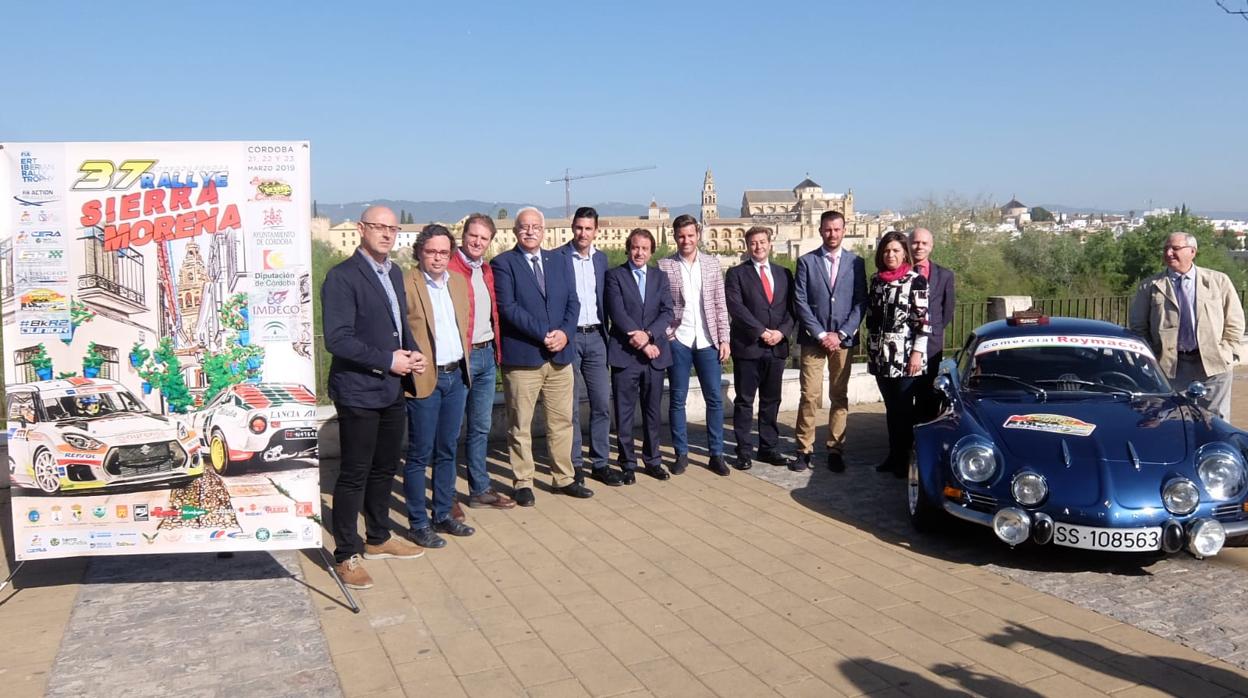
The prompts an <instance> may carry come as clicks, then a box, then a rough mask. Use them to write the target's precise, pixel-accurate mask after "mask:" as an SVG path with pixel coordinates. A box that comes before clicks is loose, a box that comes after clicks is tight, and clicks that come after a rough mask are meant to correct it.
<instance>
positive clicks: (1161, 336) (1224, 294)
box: [1130, 232, 1244, 419]
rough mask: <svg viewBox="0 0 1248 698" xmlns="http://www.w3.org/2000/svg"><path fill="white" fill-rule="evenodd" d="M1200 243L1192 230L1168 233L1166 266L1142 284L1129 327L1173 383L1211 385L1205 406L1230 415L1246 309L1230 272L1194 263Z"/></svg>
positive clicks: (1225, 416)
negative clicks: (1154, 355) (1199, 382)
mask: <svg viewBox="0 0 1248 698" xmlns="http://www.w3.org/2000/svg"><path fill="white" fill-rule="evenodd" d="M1196 246H1197V243H1196V237H1195V236H1194V235H1191V234H1190V233H1182V232H1180V233H1171V234H1170V236H1169V237H1167V238H1166V243H1165V246H1164V247H1162V251H1161V255H1162V261H1164V262H1165V264H1166V270H1165V271H1163V272H1161V273H1160V274H1157V275H1156V276H1151V277H1149V278H1147V279H1145V280H1144V281H1143V282H1141V283H1140V286H1139V288H1138V290H1137V291H1136V293H1135V298H1133V299H1132V301H1131V311H1130V327H1131V331H1132V332H1134V333H1136V334H1138V335H1140V336H1141V337H1143V338H1144V339H1145V340H1146V341H1147V342H1148V344H1149V346H1151V347H1152V349H1153V353H1154V354H1156V355H1157V361H1158V362H1159V363H1160V364H1161V370H1162V372H1163V373H1165V374H1166V376H1167V377H1168V378H1169V379H1170V382H1171V383H1172V384H1173V385H1174V387H1175V388H1177V389H1179V390H1183V389H1184V388H1186V387H1187V385H1188V384H1189V383H1191V382H1192V381H1202V382H1204V384H1205V387H1207V388H1208V389H1209V390H1208V393H1206V394H1205V396H1204V397H1203V398H1201V399H1200V403H1201V405H1203V406H1204V407H1207V408H1209V409H1210V410H1212V411H1213V412H1214V413H1215V414H1217V415H1218V416H1219V417H1221V418H1222V419H1229V418H1230V412H1231V378H1232V375H1233V370H1234V366H1235V362H1236V360H1237V358H1238V357H1237V356H1236V355H1237V354H1238V352H1239V343H1240V341H1241V340H1242V339H1243V338H1244V309H1243V306H1242V305H1241V304H1240V302H1239V293H1238V292H1236V290H1235V286H1234V284H1232V283H1231V280H1230V279H1229V278H1228V277H1227V276H1226V274H1223V273H1222V272H1220V271H1214V270H1212V269H1205V268H1203V267H1197V266H1196V264H1195V260H1196Z"/></svg>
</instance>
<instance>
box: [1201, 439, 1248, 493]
mask: <svg viewBox="0 0 1248 698" xmlns="http://www.w3.org/2000/svg"><path fill="white" fill-rule="evenodd" d="M1196 472H1197V474H1199V475H1200V481H1201V483H1202V484H1204V486H1205V491H1206V492H1208V493H1209V496H1210V497H1213V498H1214V499H1232V498H1234V497H1237V496H1239V494H1240V493H1242V492H1243V491H1244V485H1245V482H1246V481H1248V477H1246V473H1245V472H1244V457H1243V456H1241V455H1240V453H1239V451H1237V450H1235V449H1234V448H1233V447H1232V446H1231V445H1230V444H1225V443H1211V444H1205V445H1204V446H1201V447H1200V450H1199V451H1197V452H1196Z"/></svg>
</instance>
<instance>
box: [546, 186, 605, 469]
mask: <svg viewBox="0 0 1248 698" xmlns="http://www.w3.org/2000/svg"><path fill="white" fill-rule="evenodd" d="M597 234H598V212H597V211H595V210H594V209H592V208H590V207H589V206H582V207H580V208H578V209H576V215H574V216H572V241H571V242H569V243H568V244H566V245H564V246H563V247H560V248H559V251H560V252H563V253H564V254H566V255H567V256H568V259H570V260H572V273H573V275H574V276H575V278H576V298H577V300H578V301H579V302H580V304H581V314H580V316H579V317H578V319H577V321H576V338H575V339H574V340H573V342H572V345H573V348H574V349H575V350H576V354H575V357H574V358H573V360H572V367H573V368H574V369H575V373H576V396H575V398H574V400H573V402H572V464H573V465H574V466H576V480H577V482H584V480H585V460H584V452H583V451H582V449H581V408H580V405H581V395H586V396H587V397H588V398H589V464H590V466H591V468H590V469H591V472H592V473H593V477H594V479H595V480H598V481H599V482H602V483H604V484H606V485H610V486H612V487H616V486H619V485H620V478H619V476H617V475H616V474H615V473H614V472H612V471H611V469H610V468H608V467H607V455H608V452H609V449H610V444H609V443H608V438H609V434H610V432H611V382H610V378H609V375H608V373H607V315H606V310H605V308H604V307H603V302H602V296H603V292H604V290H605V289H606V282H605V278H606V275H607V255H606V254H605V253H604V252H602V251H601V250H599V249H597V248H596V247H594V237H595V236H597Z"/></svg>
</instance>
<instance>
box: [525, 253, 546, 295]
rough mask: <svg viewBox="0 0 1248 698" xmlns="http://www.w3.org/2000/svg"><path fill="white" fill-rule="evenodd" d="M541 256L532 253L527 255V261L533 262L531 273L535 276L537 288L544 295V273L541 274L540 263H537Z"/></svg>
mask: <svg viewBox="0 0 1248 698" xmlns="http://www.w3.org/2000/svg"><path fill="white" fill-rule="evenodd" d="M540 259H541V257H538V256H537V255H533V256H531V257H529V261H530V262H532V263H533V275H534V276H536V277H537V290H538V291H539V292H541V294H542V295H543V296H545V295H546V275H545V274H542V265H541V264H540V263H539V261H538V260H540Z"/></svg>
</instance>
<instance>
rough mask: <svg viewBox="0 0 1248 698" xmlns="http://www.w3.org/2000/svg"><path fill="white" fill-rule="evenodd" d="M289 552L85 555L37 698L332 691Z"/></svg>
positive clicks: (333, 679)
mask: <svg viewBox="0 0 1248 698" xmlns="http://www.w3.org/2000/svg"><path fill="white" fill-rule="evenodd" d="M299 555H300V553H297V552H292V551H280V552H275V553H272V554H269V553H261V552H249V553H237V554H236V555H235V556H234V557H232V558H218V557H216V556H215V555H211V554H197V555H148V556H143V557H142V558H141V559H140V558H137V557H133V556H117V557H102V558H95V559H93V560H92V562H91V564H90V565H89V566H88V568H87V572H86V576H85V578H84V579H83V584H82V587H81V591H80V592H79V594H78V599H77V602H76V603H75V604H74V610H73V613H72V615H71V616H70V619H69V624H68V626H67V627H66V628H65V637H64V640H63V641H62V642H61V648H60V652H59V653H58V654H57V657H56V662H55V664H53V666H52V672H51V675H50V680H49V682H48V687H47V693H46V695H48V696H65V697H67V698H68V697H69V696H83V695H99V696H141V695H158V696H163V695H177V696H185V697H187V698H190V697H193V696H194V697H198V696H204V697H210V696H338V695H341V692H340V690H339V687H338V676H337V674H336V673H335V672H334V667H333V663H332V662H331V661H330V657H329V649H328V647H327V645H326V643H325V638H324V636H323V635H322V634H321V632H320V627H319V624H318V623H317V619H316V614H315V612H314V611H313V609H312V604H311V599H310V597H309V596H308V594H307V593H306V591H305V589H304V587H303V586H302V585H300V584H299V583H298V581H296V577H297V576H298V575H299V574H300V569H299V563H298V560H297V558H298V557H299Z"/></svg>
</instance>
